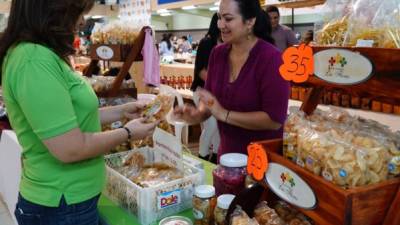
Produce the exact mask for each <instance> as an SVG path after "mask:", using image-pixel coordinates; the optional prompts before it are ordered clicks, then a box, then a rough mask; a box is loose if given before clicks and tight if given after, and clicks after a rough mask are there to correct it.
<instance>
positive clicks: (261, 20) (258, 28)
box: [235, 0, 275, 44]
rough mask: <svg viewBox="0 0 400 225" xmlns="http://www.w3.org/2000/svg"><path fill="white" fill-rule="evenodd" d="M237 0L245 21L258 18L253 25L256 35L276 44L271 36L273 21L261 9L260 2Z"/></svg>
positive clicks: (255, 0)
mask: <svg viewBox="0 0 400 225" xmlns="http://www.w3.org/2000/svg"><path fill="white" fill-rule="evenodd" d="M235 1H236V2H237V3H238V6H239V12H240V14H241V15H242V17H243V20H244V21H246V20H249V19H253V18H256V23H255V24H254V27H253V33H254V35H255V36H256V37H258V38H260V39H263V40H265V41H267V42H269V43H271V44H274V43H275V40H274V39H273V38H272V36H271V32H272V27H271V21H270V20H269V17H268V15H267V13H266V12H265V11H264V10H262V9H261V6H260V2H259V1H258V0H235Z"/></svg>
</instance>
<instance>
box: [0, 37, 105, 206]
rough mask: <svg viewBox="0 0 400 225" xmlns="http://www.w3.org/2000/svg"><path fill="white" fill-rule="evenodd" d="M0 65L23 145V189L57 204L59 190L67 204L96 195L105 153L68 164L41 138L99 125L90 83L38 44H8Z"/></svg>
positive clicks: (101, 184)
mask: <svg viewBox="0 0 400 225" xmlns="http://www.w3.org/2000/svg"><path fill="white" fill-rule="evenodd" d="M2 71H3V73H2V85H3V96H4V101H5V104H6V107H7V112H8V116H9V119H10V123H11V126H12V128H13V129H14V131H15V132H16V134H17V137H18V141H19V142H20V144H21V146H22V148H23V153H22V167H23V168H22V178H21V184H20V193H21V195H22V196H23V197H24V198H26V199H27V200H29V201H31V202H33V203H36V204H40V205H44V206H50V207H56V206H58V205H59V202H60V199H61V197H62V195H64V197H65V200H66V202H67V203H68V204H74V203H79V202H82V201H85V200H87V199H90V198H92V197H94V196H96V195H98V194H99V193H100V192H101V191H102V190H103V188H104V186H105V163H104V158H103V157H97V158H94V159H90V160H86V161H82V162H78V163H70V164H66V163H63V162H61V161H59V160H58V159H56V158H55V157H54V156H53V155H52V154H51V153H50V151H49V150H48V149H47V147H46V146H45V145H44V144H43V140H46V139H50V138H53V137H56V136H59V135H62V134H64V133H66V132H68V131H70V130H72V129H74V128H80V130H81V131H82V132H99V131H101V125H100V118H99V112H98V99H97V97H96V94H95V93H94V91H93V90H92V88H91V86H90V85H89V84H88V83H87V82H86V81H84V79H83V78H82V77H81V76H80V75H78V74H76V73H74V72H73V70H72V69H71V68H70V67H69V66H68V65H67V63H65V62H64V61H63V60H62V59H61V58H60V57H58V56H57V55H56V54H55V53H54V52H53V51H51V50H50V49H49V48H46V47H44V46H41V45H38V44H32V43H21V44H18V45H17V46H15V47H13V48H11V49H10V50H9V52H8V54H7V57H6V58H5V61H4V63H3V67H2Z"/></svg>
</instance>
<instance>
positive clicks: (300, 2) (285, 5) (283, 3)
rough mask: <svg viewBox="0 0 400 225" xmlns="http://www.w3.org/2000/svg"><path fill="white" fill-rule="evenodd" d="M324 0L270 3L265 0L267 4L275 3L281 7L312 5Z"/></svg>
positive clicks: (319, 3)
mask: <svg viewBox="0 0 400 225" xmlns="http://www.w3.org/2000/svg"><path fill="white" fill-rule="evenodd" d="M325 1H326V0H295V1H282V2H278V3H272V4H270V3H269V2H270V1H268V0H267V1H266V2H267V5H275V6H276V7H281V8H292V9H294V8H304V7H313V6H316V5H321V4H324V3H325Z"/></svg>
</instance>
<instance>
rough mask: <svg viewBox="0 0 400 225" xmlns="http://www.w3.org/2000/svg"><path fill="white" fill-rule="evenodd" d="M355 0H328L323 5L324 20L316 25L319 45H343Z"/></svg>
mask: <svg viewBox="0 0 400 225" xmlns="http://www.w3.org/2000/svg"><path fill="white" fill-rule="evenodd" d="M353 1H354V0H327V1H326V2H325V4H324V5H323V7H322V10H321V11H322V12H324V13H323V20H322V21H321V22H319V23H316V25H315V42H316V43H317V44H318V45H328V46H342V44H343V42H344V36H343V34H345V33H346V32H347V29H348V18H349V16H350V11H351V5H352V2H353Z"/></svg>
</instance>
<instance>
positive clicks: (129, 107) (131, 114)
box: [121, 101, 146, 120]
mask: <svg viewBox="0 0 400 225" xmlns="http://www.w3.org/2000/svg"><path fill="white" fill-rule="evenodd" d="M145 106H146V104H145V103H144V102H140V101H136V102H129V103H126V104H124V105H122V112H121V115H123V116H124V117H126V118H127V119H130V120H132V119H137V118H139V117H140V113H141V112H142V110H143V109H144V107H145Z"/></svg>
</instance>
